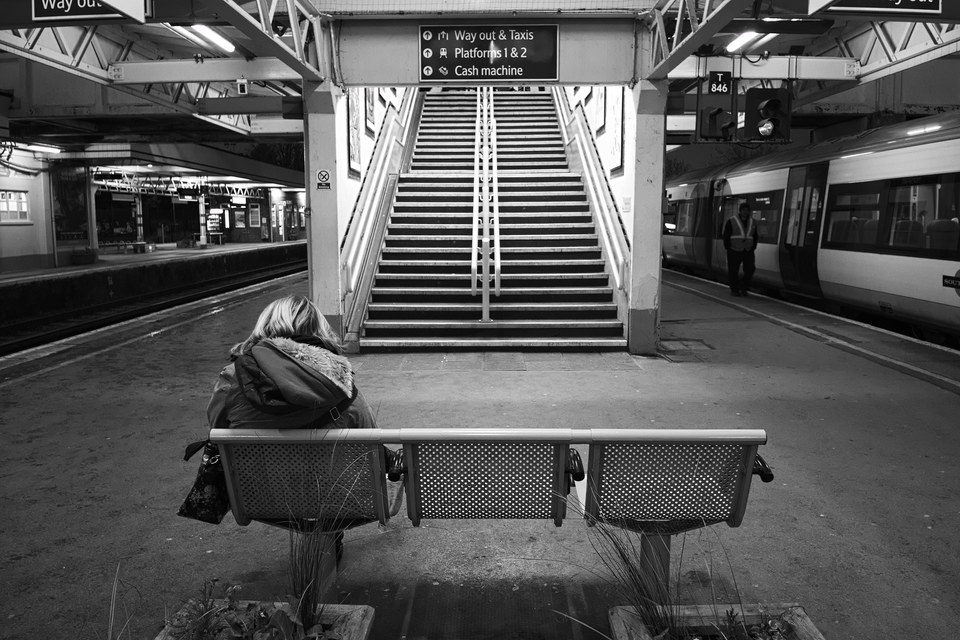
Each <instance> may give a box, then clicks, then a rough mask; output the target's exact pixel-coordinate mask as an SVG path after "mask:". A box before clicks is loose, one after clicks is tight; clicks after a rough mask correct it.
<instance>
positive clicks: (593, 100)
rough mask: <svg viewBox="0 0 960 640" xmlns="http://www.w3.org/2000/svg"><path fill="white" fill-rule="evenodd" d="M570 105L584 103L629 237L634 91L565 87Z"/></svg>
mask: <svg viewBox="0 0 960 640" xmlns="http://www.w3.org/2000/svg"><path fill="white" fill-rule="evenodd" d="M566 92H567V99H568V101H569V102H570V106H571V107H572V108H574V109H576V108H577V107H578V106H582V108H583V112H584V115H585V116H586V119H587V124H589V125H590V131H591V132H592V134H593V139H594V143H595V144H596V147H597V153H598V154H599V155H600V161H601V163H602V164H603V169H604V172H605V173H606V174H607V180H608V181H609V184H610V190H611V192H612V194H613V199H614V202H615V203H616V205H617V211H618V212H619V214H620V219H621V221H622V222H623V226H624V229H625V230H626V234H627V237H628V238H631V237H633V220H634V214H633V211H634V206H633V190H634V184H633V182H634V172H633V166H634V164H635V162H636V156H637V150H636V144H635V142H634V141H635V140H636V136H637V116H636V108H635V106H634V99H633V92H632V91H631V90H630V89H629V88H627V87H624V86H620V85H607V86H597V85H594V86H574V87H569V86H568V87H566Z"/></svg>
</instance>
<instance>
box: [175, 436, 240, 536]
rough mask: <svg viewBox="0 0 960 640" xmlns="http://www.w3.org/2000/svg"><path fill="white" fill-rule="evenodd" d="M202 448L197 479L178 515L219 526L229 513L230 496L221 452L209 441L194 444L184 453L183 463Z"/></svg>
mask: <svg viewBox="0 0 960 640" xmlns="http://www.w3.org/2000/svg"><path fill="white" fill-rule="evenodd" d="M201 448H202V449H203V457H202V458H201V460H200V469H199V470H198V471H197V479H196V480H194V482H193V487H192V488H191V489H190V493H188V494H187V498H186V499H185V500H184V501H183V504H182V505H180V509H179V511H177V515H178V516H183V517H184V518H193V519H194V520H199V521H201V522H209V523H210V524H220V521H221V520H223V516H224V514H226V513H227V511H229V510H230V496H229V495H228V494H227V479H226V476H225V475H224V472H223V463H222V462H220V450H219V449H217V445H215V444H213V443H212V442H210V441H209V440H207V441H200V442H194V443H192V444H189V445H187V448H186V451H185V452H184V454H183V459H184V460H189V459H190V458H192V457H193V455H194V454H195V453H196V452H197V451H199V450H200V449H201Z"/></svg>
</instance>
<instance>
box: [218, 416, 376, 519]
mask: <svg viewBox="0 0 960 640" xmlns="http://www.w3.org/2000/svg"><path fill="white" fill-rule="evenodd" d="M309 433H310V434H311V436H312V437H311V438H295V437H290V435H291V434H293V432H292V431H277V432H273V433H270V432H263V433H262V434H261V435H260V436H259V437H254V438H247V439H240V440H237V439H232V440H228V441H221V442H219V443H218V444H219V448H220V457H221V460H222V461H223V464H224V470H225V472H226V476H227V491H228V493H229V494H230V504H231V507H232V510H233V515H234V518H235V519H236V521H237V523H238V524H241V525H246V524H249V523H250V521H251V520H259V521H262V522H269V523H274V524H285V525H287V526H306V522H309V523H310V524H311V526H312V527H314V528H316V529H317V530H320V531H324V530H328V531H333V530H338V529H345V528H348V527H350V526H353V525H356V524H360V523H365V522H371V521H379V522H381V523H386V521H387V506H386V505H387V498H386V496H387V491H386V478H385V476H384V473H383V469H384V468H385V467H384V460H383V448H382V447H381V446H380V445H378V444H376V443H371V442H349V441H335V440H327V439H318V437H317V436H318V434H320V433H322V432H318V431H311V432H309ZM301 434H303V432H301ZM231 435H232V434H231Z"/></svg>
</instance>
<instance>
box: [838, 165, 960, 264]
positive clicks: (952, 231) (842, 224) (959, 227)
mask: <svg viewBox="0 0 960 640" xmlns="http://www.w3.org/2000/svg"><path fill="white" fill-rule="evenodd" d="M829 196H830V197H829V202H828V207H827V220H826V227H825V232H824V240H823V246H824V247H830V248H836V249H847V250H854V251H879V252H883V253H895V254H902V255H918V256H924V257H930V258H945V259H956V257H957V256H958V255H960V174H950V175H943V176H923V177H911V178H902V179H897V180H891V181H889V182H870V183H861V184H841V185H833V186H831V188H830V194H829Z"/></svg>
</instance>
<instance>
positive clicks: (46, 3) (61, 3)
mask: <svg viewBox="0 0 960 640" xmlns="http://www.w3.org/2000/svg"><path fill="white" fill-rule="evenodd" d="M32 2H33V19H34V20H35V21H43V20H60V21H64V20H67V21H69V20H77V21H83V20H101V19H104V18H126V17H127V15H125V14H124V13H121V12H118V11H117V10H116V9H114V8H113V7H112V6H109V5H107V4H106V3H103V2H98V1H97V0H32ZM127 4H129V2H127ZM136 4H137V5H138V7H139V8H140V9H141V11H140V12H139V13H140V14H141V15H149V14H148V13H147V12H146V9H147V6H146V2H145V1H144V0H136ZM142 21H143V20H142V19H140V22H142Z"/></svg>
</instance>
